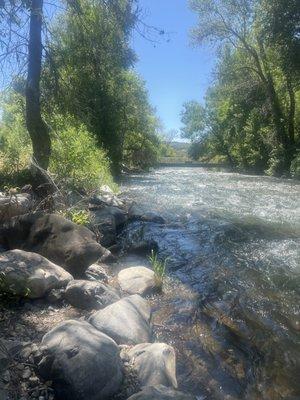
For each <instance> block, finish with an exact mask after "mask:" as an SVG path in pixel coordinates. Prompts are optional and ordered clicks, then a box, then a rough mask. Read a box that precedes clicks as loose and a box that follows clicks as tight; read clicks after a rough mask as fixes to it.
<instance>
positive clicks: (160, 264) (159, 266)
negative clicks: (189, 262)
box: [148, 250, 168, 290]
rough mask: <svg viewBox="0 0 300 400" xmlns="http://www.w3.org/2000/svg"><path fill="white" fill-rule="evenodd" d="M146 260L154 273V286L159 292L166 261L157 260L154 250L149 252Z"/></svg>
mask: <svg viewBox="0 0 300 400" xmlns="http://www.w3.org/2000/svg"><path fill="white" fill-rule="evenodd" d="M148 258H149V261H150V263H151V265H152V268H153V271H154V278H155V284H156V286H157V287H158V289H160V290H161V289H162V286H163V283H164V278H165V275H166V267H167V261H168V259H167V258H165V259H164V260H163V261H161V260H159V259H158V257H157V253H155V252H154V250H151V254H150V256H149V257H148Z"/></svg>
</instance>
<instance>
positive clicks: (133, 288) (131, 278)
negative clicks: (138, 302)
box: [118, 266, 157, 296]
mask: <svg viewBox="0 0 300 400" xmlns="http://www.w3.org/2000/svg"><path fill="white" fill-rule="evenodd" d="M118 282H119V285H120V287H121V289H122V290H123V291H124V292H127V293H129V294H140V295H141V296H143V295H147V294H150V293H151V292H153V291H154V290H155V289H157V285H156V282H155V274H154V272H153V271H152V270H151V269H149V268H146V267H139V266H137V267H131V268H126V269H123V270H122V271H120V272H119V274H118Z"/></svg>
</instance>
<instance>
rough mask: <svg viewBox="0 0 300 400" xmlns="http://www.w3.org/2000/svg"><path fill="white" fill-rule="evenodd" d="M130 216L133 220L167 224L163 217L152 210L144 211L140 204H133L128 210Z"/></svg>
mask: <svg viewBox="0 0 300 400" xmlns="http://www.w3.org/2000/svg"><path fill="white" fill-rule="evenodd" d="M128 216H129V219H130V220H131V221H144V222H154V223H157V224H165V223H166V221H165V220H164V218H163V217H161V216H160V215H158V214H155V213H154V212H152V211H144V210H143V209H142V208H141V207H140V206H138V205H136V204H133V205H132V206H131V207H130V208H129V210H128Z"/></svg>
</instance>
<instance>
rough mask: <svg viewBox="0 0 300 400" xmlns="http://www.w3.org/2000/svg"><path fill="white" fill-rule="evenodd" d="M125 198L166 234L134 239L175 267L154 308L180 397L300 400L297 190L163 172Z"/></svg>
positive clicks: (275, 182) (147, 226) (150, 228)
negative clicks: (153, 216)
mask: <svg viewBox="0 0 300 400" xmlns="http://www.w3.org/2000/svg"><path fill="white" fill-rule="evenodd" d="M123 190H124V191H125V192H126V195H129V196H130V197H131V198H132V199H133V200H136V201H137V202H138V203H139V204H141V205H142V206H143V207H144V208H145V210H151V211H157V212H159V213H160V214H161V215H163V216H164V217H165V218H166V220H167V224H166V225H159V224H153V223H141V222H135V223H132V224H131V225H130V226H129V227H128V231H127V238H130V235H140V236H141V237H143V238H144V239H149V240H155V241H156V242H157V243H158V247H159V254H160V256H162V257H169V261H168V279H167V281H166V284H165V289H164V295H163V296H162V297H159V298H155V297H154V298H153V299H152V300H151V301H152V305H153V309H154V323H155V330H156V335H157V339H159V340H167V341H168V342H169V343H172V344H173V345H174V347H175V348H176V349H177V353H178V377H179V383H180V386H181V388H183V389H186V390H189V391H192V392H194V393H195V394H196V395H197V396H199V399H207V400H209V399H220V400H221V399H228V400H229V399H232V400H233V399H249V400H252V399H253V400H258V399H266V400H277V399H285V400H286V399H288V400H292V399H299V398H300V379H299V377H300V340H299V335H300V309H299V305H300V302H299V300H300V293H299V283H300V246H299V244H300V185H299V184H297V183H296V182H293V181H291V180H279V179H275V178H268V177H258V176H246V175H239V174H234V173H222V172H212V171H208V170H205V169H203V168H172V169H171V168H170V169H169V168H162V169H160V170H157V171H155V172H153V173H151V174H145V175H136V176H131V177H129V178H128V179H126V180H125V181H124V183H123Z"/></svg>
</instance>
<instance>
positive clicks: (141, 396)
mask: <svg viewBox="0 0 300 400" xmlns="http://www.w3.org/2000/svg"><path fill="white" fill-rule="evenodd" d="M128 400H197V399H196V397H195V396H192V395H190V394H186V393H182V392H179V391H177V390H174V389H171V388H167V387H165V386H163V385H159V386H146V387H144V388H143V390H142V391H141V392H139V393H136V394H134V395H133V396H131V397H129V399H128Z"/></svg>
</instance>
